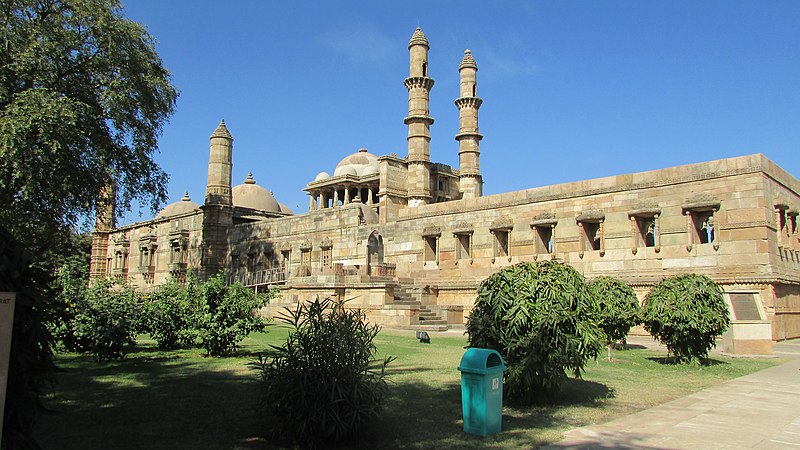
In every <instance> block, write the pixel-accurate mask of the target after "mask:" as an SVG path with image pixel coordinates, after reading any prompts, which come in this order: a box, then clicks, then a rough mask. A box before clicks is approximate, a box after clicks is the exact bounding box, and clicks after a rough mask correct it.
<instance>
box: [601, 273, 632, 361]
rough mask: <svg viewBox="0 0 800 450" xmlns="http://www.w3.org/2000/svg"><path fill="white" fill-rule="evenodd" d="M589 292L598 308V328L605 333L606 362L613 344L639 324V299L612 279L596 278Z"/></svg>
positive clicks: (624, 285)
mask: <svg viewBox="0 0 800 450" xmlns="http://www.w3.org/2000/svg"><path fill="white" fill-rule="evenodd" d="M589 291H590V292H591V293H592V295H593V296H594V298H595V299H596V300H597V303H598V305H599V306H600V316H599V318H600V328H602V329H603V331H604V332H605V333H606V346H607V347H608V360H609V361H611V350H612V349H613V348H614V343H615V342H617V341H621V340H623V339H625V336H627V335H628V332H629V331H630V330H631V327H633V326H635V325H636V324H638V323H639V322H640V319H639V299H638V297H636V293H635V292H633V289H632V288H631V287H630V286H628V285H627V284H625V283H623V282H622V281H620V280H618V279H616V278H613V277H605V276H604V277H597V278H595V279H594V280H592V281H590V282H589Z"/></svg>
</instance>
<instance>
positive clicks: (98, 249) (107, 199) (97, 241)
mask: <svg viewBox="0 0 800 450" xmlns="http://www.w3.org/2000/svg"><path fill="white" fill-rule="evenodd" d="M115 197H116V186H115V183H114V180H113V178H111V177H108V179H107V182H106V184H105V185H104V186H103V188H102V189H101V191H100V198H99V199H98V200H97V205H96V206H95V209H96V215H95V222H94V233H92V253H91V256H90V259H89V284H90V285H92V284H94V282H95V281H97V280H101V279H103V278H105V277H106V275H107V274H108V269H109V267H108V240H109V236H110V234H111V230H113V229H114V218H115V211H114V205H115Z"/></svg>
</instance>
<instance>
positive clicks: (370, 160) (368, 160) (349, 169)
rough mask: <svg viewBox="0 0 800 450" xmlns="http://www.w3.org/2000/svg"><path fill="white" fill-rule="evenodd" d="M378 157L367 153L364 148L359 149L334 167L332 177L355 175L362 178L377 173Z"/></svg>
mask: <svg viewBox="0 0 800 450" xmlns="http://www.w3.org/2000/svg"><path fill="white" fill-rule="evenodd" d="M378 170H379V166H378V157H377V156H375V155H373V154H372V153H370V152H368V151H367V149H365V148H360V149H358V151H357V152H356V153H353V154H352V155H350V156H347V157H345V158H344V159H342V160H341V161H339V164H337V165H336V170H335V171H334V172H333V176H339V175H357V176H364V175H370V174H374V173H378Z"/></svg>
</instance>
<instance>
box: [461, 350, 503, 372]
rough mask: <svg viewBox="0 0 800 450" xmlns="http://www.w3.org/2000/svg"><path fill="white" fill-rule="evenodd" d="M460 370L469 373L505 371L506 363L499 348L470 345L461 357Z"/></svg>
mask: <svg viewBox="0 0 800 450" xmlns="http://www.w3.org/2000/svg"><path fill="white" fill-rule="evenodd" d="M458 370H460V371H462V372H468V373H489V372H505V370H506V365H505V363H504V362H503V357H502V356H500V353H498V352H497V350H492V349H490V348H477V347H470V348H468V349H467V351H466V352H464V356H462V357H461V364H459V365H458Z"/></svg>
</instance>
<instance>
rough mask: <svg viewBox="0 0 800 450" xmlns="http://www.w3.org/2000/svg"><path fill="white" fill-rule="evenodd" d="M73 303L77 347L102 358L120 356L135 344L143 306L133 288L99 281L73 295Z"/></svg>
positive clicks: (73, 324)
mask: <svg viewBox="0 0 800 450" xmlns="http://www.w3.org/2000/svg"><path fill="white" fill-rule="evenodd" d="M74 305H75V316H74V319H73V320H72V333H73V335H74V339H75V341H74V343H75V347H76V350H78V351H82V352H85V353H90V354H92V355H94V357H95V358H96V359H97V360H98V361H104V360H107V359H122V358H124V357H125V354H126V353H127V352H128V350H129V349H130V348H131V347H133V346H134V345H136V335H137V334H138V333H139V332H140V331H142V325H143V324H142V321H141V318H142V316H143V307H142V302H141V300H140V297H139V295H138V294H137V293H136V292H135V291H134V290H133V289H132V288H130V287H123V288H115V287H114V286H112V284H111V283H109V282H108V281H105V280H102V281H98V282H97V283H96V284H95V285H94V286H92V287H90V288H88V289H87V290H86V294H85V295H84V296H82V297H79V298H77V299H75V303H74Z"/></svg>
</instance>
